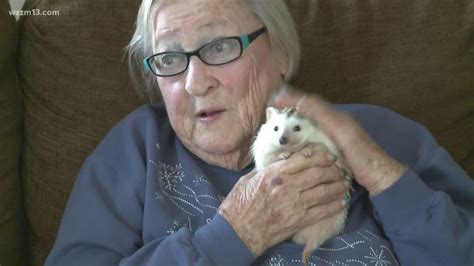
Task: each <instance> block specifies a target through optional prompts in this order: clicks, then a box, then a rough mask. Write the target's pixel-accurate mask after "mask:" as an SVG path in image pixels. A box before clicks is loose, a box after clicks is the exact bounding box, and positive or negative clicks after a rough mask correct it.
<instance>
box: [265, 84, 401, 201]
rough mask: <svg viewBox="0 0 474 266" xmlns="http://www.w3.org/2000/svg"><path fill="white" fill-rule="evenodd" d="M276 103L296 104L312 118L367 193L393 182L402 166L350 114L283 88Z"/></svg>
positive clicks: (306, 95) (319, 99)
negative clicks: (338, 150)
mask: <svg viewBox="0 0 474 266" xmlns="http://www.w3.org/2000/svg"><path fill="white" fill-rule="evenodd" d="M274 105H275V107H277V108H283V107H285V106H295V107H296V108H297V110H298V112H299V113H301V114H302V115H303V116H306V117H308V118H311V119H313V120H314V121H316V122H317V123H318V126H319V127H321V129H322V130H323V131H324V132H325V133H326V134H328V135H329V137H330V138H332V140H333V141H334V142H335V143H336V145H337V147H338V148H339V149H340V151H341V153H342V155H343V156H344V159H345V161H346V164H347V165H348V167H349V168H350V169H351V171H352V174H353V175H354V178H355V179H356V180H357V182H358V183H359V184H360V185H362V186H363V187H365V189H367V191H368V192H369V194H370V195H375V194H378V193H380V192H382V191H384V190H385V189H387V188H388V187H390V186H391V185H392V184H393V183H395V182H396V181H397V180H398V179H399V178H400V177H401V175H402V174H403V172H404V171H405V166H404V165H402V164H401V163H399V162H398V161H396V160H394V159H393V158H391V157H390V156H388V155H387V154H386V153H385V152H384V151H383V150H382V149H381V148H380V147H379V146H378V145H377V144H376V143H375V142H374V141H373V140H372V139H371V138H370V137H369V136H368V135H367V134H366V133H365V132H364V130H363V129H362V128H361V127H360V126H359V125H358V124H357V122H356V121H355V120H354V119H353V118H352V117H351V116H349V115H347V114H345V113H342V112H338V111H335V110H334V109H333V108H331V106H330V105H329V104H328V103H326V102H325V101H323V100H322V99H321V98H319V97H318V96H316V95H308V94H302V93H300V92H296V91H294V90H284V91H283V92H281V93H280V95H278V96H277V97H276V99H275V102H274Z"/></svg>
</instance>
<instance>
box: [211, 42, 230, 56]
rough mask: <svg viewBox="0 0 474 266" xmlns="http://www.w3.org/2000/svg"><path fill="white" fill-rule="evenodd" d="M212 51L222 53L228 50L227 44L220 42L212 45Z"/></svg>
mask: <svg viewBox="0 0 474 266" xmlns="http://www.w3.org/2000/svg"><path fill="white" fill-rule="evenodd" d="M211 49H212V51H213V52H217V53H222V52H224V51H225V50H226V49H227V43H225V42H224V41H218V42H216V43H214V44H213V45H212V47H211Z"/></svg>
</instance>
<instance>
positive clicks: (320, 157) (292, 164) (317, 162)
mask: <svg viewBox="0 0 474 266" xmlns="http://www.w3.org/2000/svg"><path fill="white" fill-rule="evenodd" d="M336 160H337V157H336V156H334V155H333V154H331V153H329V152H328V150H327V148H326V147H325V146H323V145H315V148H314V149H313V152H312V153H311V156H305V155H304V154H302V153H300V152H296V153H294V154H292V155H291V157H290V158H288V159H286V160H280V161H277V162H275V163H274V164H275V167H279V168H280V169H281V170H280V171H281V173H283V174H286V175H292V174H296V173H299V172H301V171H303V170H305V169H308V168H311V167H329V166H332V165H334V163H335V162H336Z"/></svg>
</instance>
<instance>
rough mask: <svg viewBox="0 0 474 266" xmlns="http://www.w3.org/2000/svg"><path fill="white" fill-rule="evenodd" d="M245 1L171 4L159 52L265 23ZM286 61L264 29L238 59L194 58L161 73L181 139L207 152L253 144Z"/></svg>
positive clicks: (160, 18)
mask: <svg viewBox="0 0 474 266" xmlns="http://www.w3.org/2000/svg"><path fill="white" fill-rule="evenodd" d="M241 2H243V1H240V0H226V1H221V0H173V1H168V2H166V3H165V4H164V5H163V6H161V7H160V8H159V9H158V11H157V12H158V13H157V17H156V24H155V30H154V38H155V41H154V42H155V43H154V53H159V52H166V51H194V50H196V49H198V48H199V47H201V46H203V45H204V44H207V43H209V42H211V41H213V40H215V39H217V38H222V37H229V36H240V35H246V34H249V33H251V32H254V31H255V30H257V29H259V28H260V27H262V24H261V23H260V22H259V20H258V19H257V18H256V16H255V15H254V14H252V13H251V12H250V11H249V10H248V9H247V8H246V7H245V6H244V5H243V4H242V3H241ZM281 61H282V60H279V59H278V58H277V55H276V53H274V52H272V50H271V47H270V41H269V38H268V35H267V33H264V34H262V35H260V36H259V37H258V38H257V39H255V40H254V41H253V42H252V43H251V44H250V45H249V47H248V48H247V49H246V50H244V51H243V54H242V56H241V57H240V58H239V59H237V60H236V61H233V62H231V63H228V64H225V65H220V66H208V65H206V64H204V63H203V62H202V61H201V60H200V59H199V58H198V57H196V56H193V57H191V60H190V63H189V66H188V69H187V70H186V72H184V73H182V74H179V75H177V76H172V77H157V79H158V84H159V87H160V90H161V94H162V96H163V99H164V102H165V105H166V108H167V111H168V115H169V119H170V121H171V124H172V127H173V129H174V130H175V132H176V133H177V135H178V137H179V138H180V139H181V141H183V143H184V144H185V145H186V146H187V147H188V148H190V149H191V150H194V151H198V152H204V153H208V154H226V153H230V152H233V151H235V150H236V149H242V147H243V146H244V145H247V144H248V143H250V141H251V138H252V137H253V135H254V134H255V132H256V131H257V129H258V127H259V125H260V124H261V122H262V118H263V116H264V112H265V107H266V102H267V99H268V98H269V97H270V95H271V94H272V93H273V92H274V91H275V90H276V89H278V88H279V87H280V86H281V82H282V78H281V75H282V74H283V73H282V69H284V68H282V66H281V65H280V63H279V62H281ZM247 146H248V145H247ZM247 150H248V147H247Z"/></svg>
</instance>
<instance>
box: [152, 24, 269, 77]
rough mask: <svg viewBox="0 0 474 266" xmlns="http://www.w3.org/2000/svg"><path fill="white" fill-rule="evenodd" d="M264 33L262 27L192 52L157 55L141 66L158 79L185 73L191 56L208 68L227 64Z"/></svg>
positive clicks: (219, 40) (222, 39)
mask: <svg viewBox="0 0 474 266" xmlns="http://www.w3.org/2000/svg"><path fill="white" fill-rule="evenodd" d="M265 31H266V29H265V27H262V28H260V29H258V30H256V31H254V32H252V33H250V34H249V35H243V36H235V37H226V38H221V39H218V40H215V41H212V42H210V43H208V44H205V45H204V46H201V48H199V49H197V50H194V51H192V52H174V51H171V52H163V53H157V54H154V55H152V56H150V57H147V58H145V59H144V60H143V64H144V66H145V70H150V71H151V72H152V73H153V74H155V75H156V76H159V77H170V76H175V75H179V74H181V73H183V72H185V71H186V69H188V66H189V61H190V60H191V56H193V55H195V56H197V57H198V58H199V59H201V61H202V62H204V63H205V64H207V65H210V66H218V65H223V64H227V63H230V62H232V61H235V60H237V59H238V58H239V57H240V56H241V55H242V52H243V51H244V50H245V49H246V48H247V47H248V46H249V45H250V43H251V42H252V41H253V40H255V39H256V38H257V37H258V36H260V34H262V33H264V32H265Z"/></svg>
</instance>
